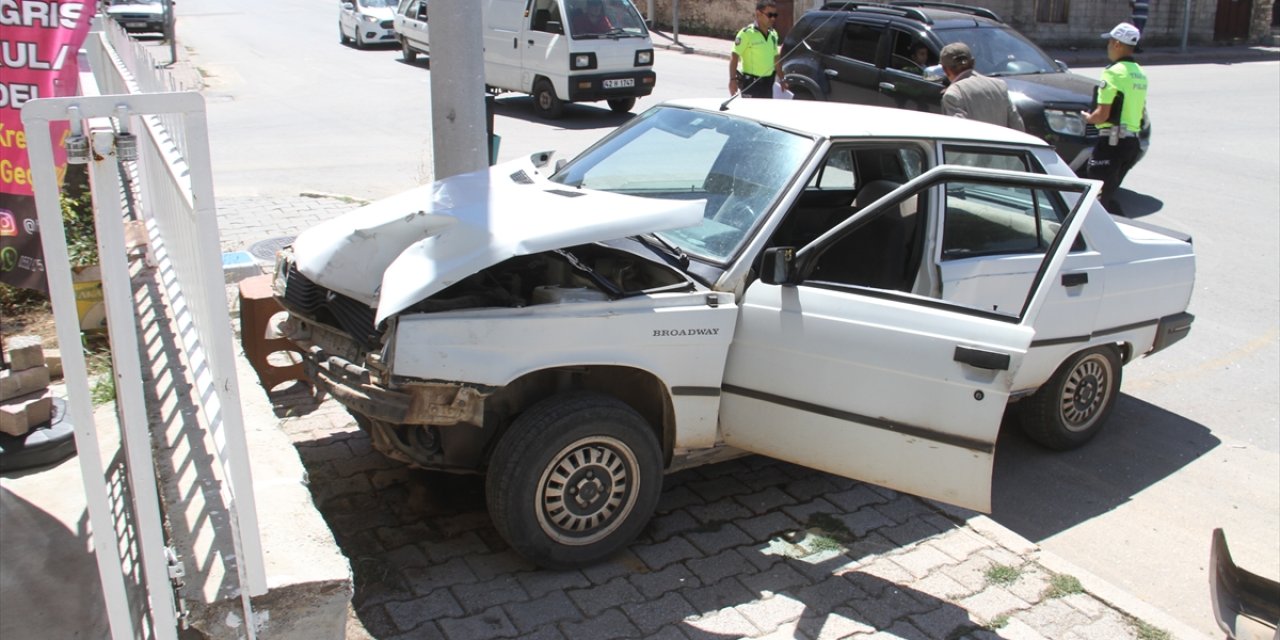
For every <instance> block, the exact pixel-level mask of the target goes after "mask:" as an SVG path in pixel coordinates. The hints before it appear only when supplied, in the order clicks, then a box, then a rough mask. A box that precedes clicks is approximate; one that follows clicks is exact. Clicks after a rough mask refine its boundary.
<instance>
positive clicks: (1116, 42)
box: [1085, 22, 1147, 214]
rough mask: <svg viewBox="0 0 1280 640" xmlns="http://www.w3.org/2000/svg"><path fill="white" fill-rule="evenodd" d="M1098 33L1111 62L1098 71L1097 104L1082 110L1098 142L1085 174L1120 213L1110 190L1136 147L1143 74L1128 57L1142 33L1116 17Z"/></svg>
mask: <svg viewBox="0 0 1280 640" xmlns="http://www.w3.org/2000/svg"><path fill="white" fill-rule="evenodd" d="M1102 37H1104V38H1107V58H1109V59H1110V60H1111V66H1109V67H1107V68H1106V69H1104V70H1103V72H1102V87H1101V88H1099V89H1098V102H1097V106H1096V107H1095V108H1094V110H1093V111H1091V112H1088V113H1086V114H1085V122H1087V123H1089V124H1092V125H1097V127H1098V145H1097V146H1096V147H1094V149H1093V157H1091V158H1090V159H1089V166H1088V167H1087V168H1086V169H1085V177H1086V178H1090V179H1093V180H1101V181H1102V194H1101V199H1102V205H1103V206H1104V207H1106V208H1107V210H1109V211H1110V212H1111V213H1115V214H1122V212H1121V211H1120V205H1119V203H1118V202H1116V200H1115V193H1116V190H1117V189H1119V188H1120V183H1121V182H1122V181H1124V177H1125V174H1127V173H1129V169H1130V168H1132V167H1133V164H1134V163H1135V162H1137V161H1138V154H1139V152H1140V151H1141V146H1140V144H1139V142H1138V133H1139V132H1140V131H1142V118H1143V116H1144V114H1145V113H1146V109H1147V75H1146V74H1145V73H1143V71H1142V67H1140V66H1138V63H1137V62H1135V61H1134V59H1133V50H1134V49H1135V48H1136V47H1137V46H1138V39H1139V38H1140V37H1142V34H1141V32H1139V31H1138V28H1137V27H1135V26H1133V25H1131V24H1129V23H1127V22H1121V23H1120V24H1118V25H1116V26H1115V28H1114V29H1112V30H1111V31H1110V32H1108V33H1104V34H1102Z"/></svg>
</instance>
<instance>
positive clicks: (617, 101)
mask: <svg viewBox="0 0 1280 640" xmlns="http://www.w3.org/2000/svg"><path fill="white" fill-rule="evenodd" d="M635 106H636V99H635V98H611V99H610V100H609V110H610V111H612V112H614V113H628V112H630V111H631V109H632V108H633V107H635Z"/></svg>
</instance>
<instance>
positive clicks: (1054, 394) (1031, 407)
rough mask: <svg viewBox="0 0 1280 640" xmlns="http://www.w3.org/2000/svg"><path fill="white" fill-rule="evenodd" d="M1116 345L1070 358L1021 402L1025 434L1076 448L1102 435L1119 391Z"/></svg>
mask: <svg viewBox="0 0 1280 640" xmlns="http://www.w3.org/2000/svg"><path fill="white" fill-rule="evenodd" d="M1120 367H1121V364H1120V354H1119V353H1118V352H1117V350H1116V348H1115V347H1114V346H1106V347H1097V348H1094V349H1088V350H1085V351H1081V352H1080V353H1077V354H1075V355H1074V356H1071V358H1069V359H1068V360H1067V361H1066V362H1064V363H1062V366H1061V367H1059V368H1058V371H1057V372H1056V373H1054V374H1053V377H1052V378H1050V379H1049V382H1047V383H1045V385H1044V386H1043V387H1040V389H1039V390H1038V391H1036V392H1035V393H1034V394H1033V395H1032V396H1031V397H1030V398H1027V399H1025V400H1022V401H1021V402H1019V403H1018V404H1017V406H1018V411H1019V414H1020V417H1021V422H1022V430H1023V432H1025V433H1026V434H1027V437H1029V438H1031V439H1032V440H1034V441H1036V442H1038V443H1040V444H1041V445H1044V446H1046V447H1048V448H1050V449H1056V450H1058V451H1066V450H1068V449H1075V448H1076V447H1079V446H1081V445H1083V444H1084V443H1086V442H1088V441H1089V440H1090V439H1091V438H1093V437H1094V436H1095V435H1097V434H1098V431H1100V430H1101V429H1102V425H1103V424H1104V423H1105V422H1106V421H1107V416H1109V415H1111V410H1112V409H1113V408H1115V404H1116V395H1118V394H1119V393H1120Z"/></svg>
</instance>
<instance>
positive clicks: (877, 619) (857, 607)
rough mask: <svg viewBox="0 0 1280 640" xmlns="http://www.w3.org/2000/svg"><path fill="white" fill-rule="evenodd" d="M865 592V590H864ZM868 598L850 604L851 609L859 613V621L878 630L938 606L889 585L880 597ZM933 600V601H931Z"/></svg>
mask: <svg viewBox="0 0 1280 640" xmlns="http://www.w3.org/2000/svg"><path fill="white" fill-rule="evenodd" d="M864 590H865V589H864ZM868 596H869V597H867V598H863V599H860V600H853V601H850V602H849V608H850V609H852V610H854V611H856V612H857V613H858V619H860V620H863V621H865V622H866V623H867V624H869V625H871V626H873V627H875V628H876V629H887V628H888V627H889V626H891V625H892V624H893V621H895V620H897V619H899V618H905V617H906V616H909V615H911V614H914V613H923V612H925V611H929V610H930V609H933V608H935V607H936V606H938V603H937V602H936V601H932V602H929V603H927V604H926V603H922V602H920V601H919V600H917V599H915V598H914V597H912V596H911V594H910V593H908V592H907V591H906V590H905V589H900V588H898V587H897V586H896V585H892V584H891V585H888V586H886V587H885V588H884V589H883V590H882V591H880V593H879V595H871V594H870V593H868ZM930 600H932V599H930Z"/></svg>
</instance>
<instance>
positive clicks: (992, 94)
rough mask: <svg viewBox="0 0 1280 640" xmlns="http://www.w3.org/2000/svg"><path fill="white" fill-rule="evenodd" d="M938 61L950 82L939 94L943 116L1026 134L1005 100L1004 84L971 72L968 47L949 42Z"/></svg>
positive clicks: (970, 54)
mask: <svg viewBox="0 0 1280 640" xmlns="http://www.w3.org/2000/svg"><path fill="white" fill-rule="evenodd" d="M938 58H939V62H941V63H942V71H943V72H944V73H946V74H947V79H948V80H950V81H951V85H950V86H948V87H947V89H946V91H943V92H942V112H943V113H945V114H947V115H949V116H957V117H960V118H969V119H970V120H981V121H982V122H990V123H991V124H998V125H1000V126H1004V127H1009V128H1010V129H1017V130H1018V131H1026V127H1024V126H1023V125H1022V117H1021V116H1019V115H1018V110H1017V109H1015V108H1014V107H1013V102H1012V101H1011V100H1009V87H1007V86H1006V85H1005V83H1004V81H1003V80H1000V79H998V78H988V77H987V76H984V75H982V74H980V73H978V72H977V71H974V69H973V51H971V50H970V49H969V45H967V44H965V43H963V42H953V43H951V44H949V45H947V46H945V47H943V48H942V53H941V54H940V55H939V56H938Z"/></svg>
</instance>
